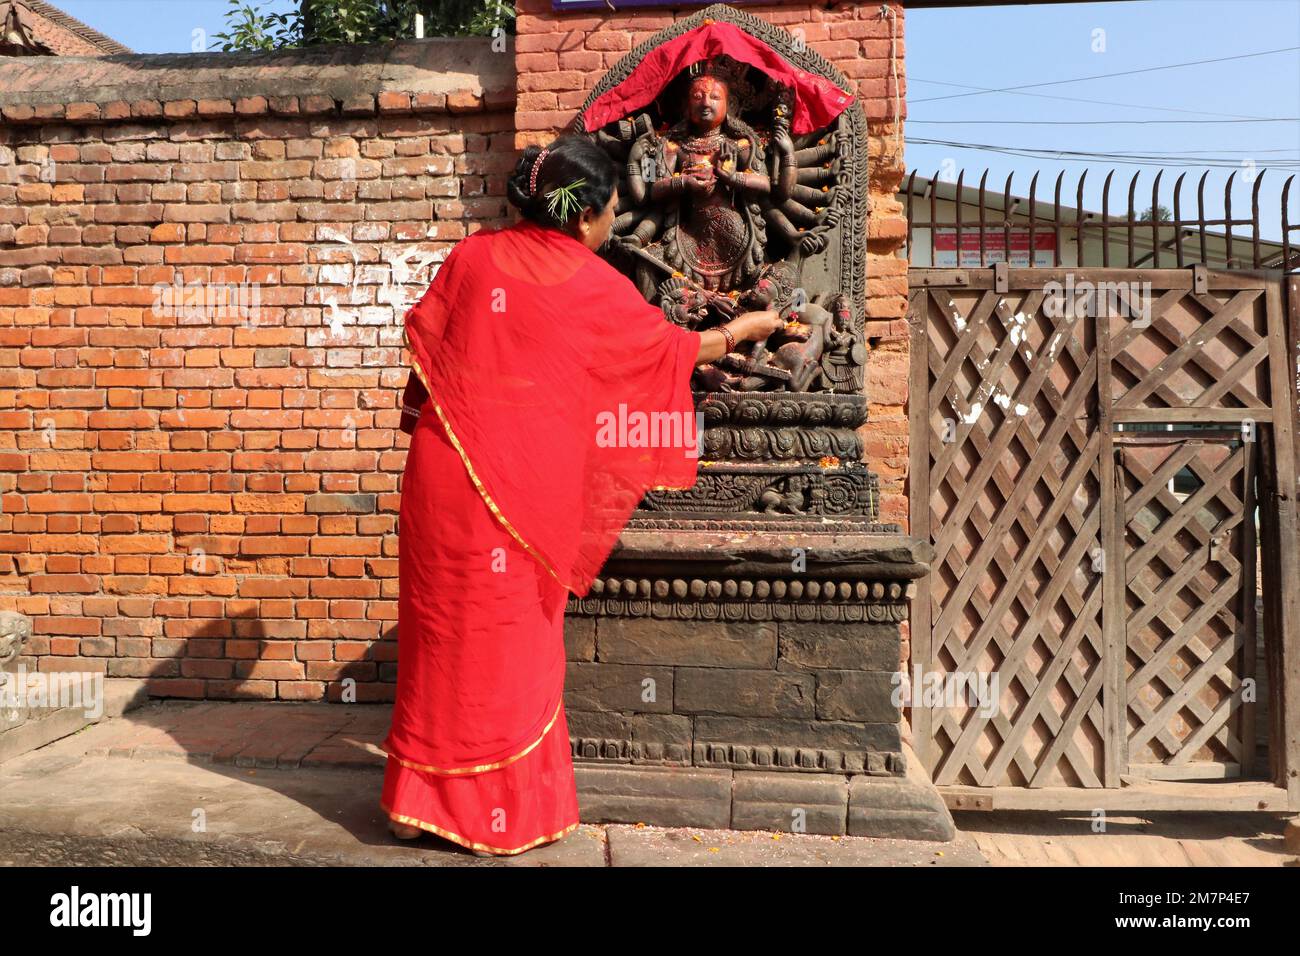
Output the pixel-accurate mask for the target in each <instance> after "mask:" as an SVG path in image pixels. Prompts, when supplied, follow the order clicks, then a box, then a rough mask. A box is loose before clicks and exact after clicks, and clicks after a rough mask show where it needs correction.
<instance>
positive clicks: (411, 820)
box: [379, 800, 582, 856]
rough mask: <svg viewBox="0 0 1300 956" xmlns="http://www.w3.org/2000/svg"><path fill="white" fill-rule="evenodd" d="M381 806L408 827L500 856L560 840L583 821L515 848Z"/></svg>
mask: <svg viewBox="0 0 1300 956" xmlns="http://www.w3.org/2000/svg"><path fill="white" fill-rule="evenodd" d="M379 806H380V807H381V808H382V809H383V811H384V812H385V813H387V814H388V816H389V817H391V818H392V819H394V820H396V821H397V822H398V823H404V824H406V825H407V826H408V827H419V828H420V829H421V830H427V831H428V832H430V833H436V834H437V835H438V836H440V837H442V838H443V839H444V840H450V841H451V842H452V843H459V844H460V845H461V846H463V847H468V848H469V849H471V850H486V851H487V852H489V853H495V854H497V855H498V856H514V855H515V854H516V853H523V852H524V851H525V850H531V849H532V848H533V847H535V846H541V845H542V844H543V843H552V842H554V841H556V840H558V839H559V838H560V837H562V836H564V835H565V834H566V833H569V832H570V831H572V830H576V829H577V828H578V824H579V823H581V822H582V821H580V820H579V821H576V822H574V823H570V824H569V825H568V826H567V827H565V828H564V829H563V830H557V831H556V832H555V833H548V834H546V835H545V836H539V837H538V838H537V839H536V840H532V841H530V842H528V843H525V844H524V845H523V846H521V847H515V848H514V849H507V848H506V847H500V846H491V845H489V844H487V843H476V842H475V841H473V840H467V839H465V838H464V837H463V836H461V835H460V834H458V833H452V832H451V831H450V830H444V829H443V828H442V827H440V826H438V825H437V824H435V823H429V822H428V821H427V820H421V819H419V818H418V817H408V816H406V814H403V813H394V812H393V811H392V810H391V809H390V808H389V806H388V804H386V803H384V802H383V801H382V800H381V801H379Z"/></svg>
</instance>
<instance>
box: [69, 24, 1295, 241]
mask: <svg viewBox="0 0 1300 956" xmlns="http://www.w3.org/2000/svg"><path fill="white" fill-rule="evenodd" d="M56 2H57V3H58V5H59V6H61V7H62V8H63V9H65V10H67V11H68V12H69V13H71V14H72V15H73V16H75V17H78V18H79V19H81V20H83V21H85V22H86V23H89V24H90V25H91V26H93V27H96V28H97V29H99V30H102V31H103V32H105V33H107V34H108V35H110V36H112V37H114V38H115V39H117V40H119V41H121V42H122V43H125V44H126V45H127V46H129V47H131V48H132V49H133V50H136V51H137V52H140V53H165V52H188V51H190V50H192V49H194V48H195V46H196V43H201V42H202V40H203V37H204V36H206V37H208V38H210V37H211V36H212V35H213V34H215V33H219V32H221V31H222V30H223V29H224V28H225V16H226V13H227V11H228V10H229V9H230V4H229V2H228V0H56ZM251 2H256V0H251ZM267 6H268V8H269V9H275V10H284V9H288V7H289V6H290V0H272V2H271V3H269V4H268V5H267ZM196 30H201V31H203V33H202V34H200V35H198V36H197V37H196V34H195V31H196ZM1098 31H1103V32H1101V33H1099V32H1098ZM208 42H209V45H210V47H211V48H213V49H215V48H216V47H217V44H216V43H215V42H212V41H211V40H209V41H208ZM906 47H907V49H906V72H907V78H908V79H907V94H908V100H909V107H908V111H909V112H908V120H909V122H908V125H907V127H906V133H905V136H906V139H907V153H906V157H907V164H908V167H909V169H916V170H918V171H919V172H920V173H921V174H922V175H927V176H928V175H931V174H933V173H934V172H935V171H936V170H945V171H951V170H954V169H959V168H963V167H964V168H965V169H967V170H968V172H967V177H966V178H967V181H968V182H969V181H972V180H974V181H978V179H979V172H980V171H982V170H983V169H984V168H986V167H987V168H988V169H989V170H990V174H989V182H990V184H992V183H997V188H998V190H1001V188H1002V185H1003V183H1004V182H1005V179H1006V176H1007V174H1008V173H1014V174H1015V179H1014V180H1013V188H1012V192H1013V193H1018V194H1024V193H1025V192H1027V191H1028V187H1029V177H1030V176H1031V175H1032V173H1033V172H1034V170H1036V169H1041V170H1042V171H1043V175H1042V176H1040V178H1039V184H1040V187H1042V186H1043V184H1044V183H1052V182H1054V181H1055V178H1056V174H1057V172H1058V171H1060V170H1062V169H1064V170H1066V171H1067V173H1066V183H1067V184H1070V183H1073V181H1074V180H1075V178H1076V176H1077V174H1078V173H1079V172H1080V171H1081V170H1082V169H1083V168H1084V167H1085V166H1087V167H1088V168H1089V169H1090V170H1091V172H1090V173H1089V179H1088V182H1089V184H1090V186H1092V188H1090V189H1089V190H1088V191H1087V193H1086V194H1085V196H1086V198H1085V204H1086V205H1088V206H1089V207H1091V208H1100V199H1099V189H1098V188H1097V187H1099V186H1100V183H1101V180H1102V179H1103V178H1104V177H1105V172H1106V171H1107V170H1109V169H1111V168H1115V169H1116V170H1117V172H1116V184H1117V185H1118V184H1119V183H1122V184H1123V186H1124V190H1120V189H1118V188H1117V187H1116V186H1112V197H1113V198H1112V208H1114V206H1115V203H1116V202H1122V201H1123V198H1122V193H1123V192H1124V191H1126V190H1127V186H1128V179H1129V177H1131V176H1132V172H1133V171H1134V170H1137V169H1139V168H1140V169H1142V176H1141V178H1140V179H1139V185H1138V195H1139V196H1142V197H1144V198H1145V202H1144V203H1143V208H1145V206H1146V205H1149V203H1150V190H1151V181H1152V176H1153V175H1154V170H1155V169H1156V168H1158V167H1159V166H1160V165H1164V166H1165V167H1166V168H1168V169H1169V170H1170V172H1169V173H1166V175H1165V177H1164V179H1163V181H1162V202H1163V203H1164V204H1165V205H1171V201H1170V199H1169V198H1168V197H1166V196H1163V192H1164V191H1165V190H1172V186H1173V180H1174V179H1175V178H1176V176H1177V172H1179V171H1181V168H1183V167H1181V166H1180V167H1176V166H1175V164H1180V163H1193V164H1197V163H1201V162H1202V161H1204V160H1207V159H1211V158H1212V159H1214V160H1215V161H1216V162H1218V163H1219V164H1231V165H1233V166H1236V167H1239V168H1241V170H1242V173H1239V174H1238V176H1237V179H1236V184H1235V189H1234V196H1233V213H1234V216H1237V215H1240V212H1239V210H1246V209H1248V208H1249V200H1250V188H1251V186H1250V184H1249V183H1248V182H1246V181H1245V179H1244V176H1243V174H1244V173H1245V172H1247V171H1248V169H1249V166H1247V165H1245V164H1246V163H1249V162H1253V163H1254V166H1255V168H1256V169H1262V168H1264V167H1267V166H1269V164H1270V162H1273V163H1276V162H1278V161H1280V160H1283V159H1285V160H1288V161H1289V163H1290V168H1289V169H1288V170H1287V171H1286V172H1284V173H1283V172H1282V171H1281V169H1280V168H1276V167H1275V170H1274V171H1271V172H1268V173H1267V174H1266V175H1265V178H1264V185H1263V187H1262V189H1261V218H1262V219H1263V221H1264V223H1265V226H1264V231H1265V234H1266V235H1267V236H1272V237H1276V236H1277V235H1278V234H1279V226H1278V222H1279V218H1280V217H1279V215H1278V200H1279V195H1280V191H1281V185H1282V182H1283V180H1284V179H1285V178H1286V176H1289V175H1290V174H1291V172H1292V171H1295V170H1296V169H1297V168H1300V124H1298V123H1295V122H1286V123H1203V122H1190V123H1184V122H1178V123H1170V122H1156V121H1168V120H1180V121H1181V120H1194V121H1202V120H1221V119H1228V118H1241V117H1250V118H1258V117H1292V118H1294V117H1300V51H1295V50H1292V51H1291V52H1287V53H1279V54H1273V55H1269V56H1259V57H1251V58H1245V59H1234V60H1229V61H1226V62H1220V63H1207V64H1200V65H1195V66H1188V67H1182V68H1177V69H1168V70H1159V71H1155V72H1147V73H1142V74H1138V75H1128V76H1119V77H1111V78H1106V79H1095V80H1086V81H1082V80H1080V81H1078V82H1068V83H1062V84H1056V85H1052V86H1046V87H1038V88H1035V89H1030V90H1025V91H1023V92H1025V93H1033V94H1035V95H1033V96H1025V95H1017V94H1013V93H992V94H980V95H976V96H960V97H958V98H952V99H943V100H932V101H930V102H923V100H926V99H928V98H931V97H940V96H952V95H953V94H962V93H969V92H971V91H970V90H967V89H964V88H963V86H965V87H985V88H1005V87H1010V86H1021V85H1024V84H1030V83H1048V82H1053V81H1058V80H1072V81H1074V80H1079V78H1082V77H1090V76H1096V75H1097V74H1105V73H1120V72H1124V71H1131V70H1142V69H1148V68H1150V67H1156V66H1166V65H1169V64H1175V63H1186V62H1188V61H1196V60H1209V59H1217V58H1221V57H1238V56H1241V55H1242V54H1252V53H1259V52H1261V51H1265V50H1277V49H1281V48H1287V47H1300V2H1297V0H1232V2H1224V0H1138V2H1114V3H1078V4H1058V5H1043V4H1039V5H1029V6H1013V7H965V8H945V9H936V10H909V11H908V13H907V34H906ZM944 84H960V85H944ZM1048 96H1051V97H1071V98H1073V99H1072V100H1064V99H1048V98H1045V97H1048ZM1080 99H1082V100H1096V101H1101V102H1098V103H1085V102H1076V101H1075V100H1080ZM1103 104H1126V105H1123V106H1120V105H1103ZM1137 107H1142V108H1137ZM1009 120H1015V121H1019V122H1018V123H1014V124H1013V123H1008V122H1007V121H1009ZM1048 120H1051V121H1058V120H1070V121H1076V122H1078V121H1098V120H1099V121H1102V122H1103V123H1104V124H1105V125H1027V121H1028V122H1032V123H1041V122H1043V121H1048ZM1117 120H1126V121H1138V122H1127V123H1122V124H1121V123H1117V122H1115V121H1117ZM958 121H960V122H958ZM972 121H975V122H972ZM921 138H926V139H935V140H944V141H947V142H955V143H968V144H984V145H989V146H998V147H1012V148H1023V147H1029V148H1039V149H1049V150H1059V149H1065V150H1074V151H1088V152H1095V153H1109V154H1114V153H1141V154H1146V155H1160V156H1168V157H1171V158H1170V159H1168V160H1162V161H1158V162H1157V161H1149V160H1143V161H1141V164H1140V165H1129V164H1121V163H1118V162H1112V161H1108V160H1107V159H1104V158H1098V159H1093V160H1089V161H1088V162H1081V161H1071V160H1061V159H1056V158H1025V157H1018V156H1009V155H1005V154H1002V153H998V152H990V151H985V150H976V149H969V148H957V147H953V146H939V145H928V144H923V143H920V142H918V141H917V140H918V139H921ZM1203 168H1205V167H1204V166H1203V165H1197V166H1196V167H1195V168H1194V169H1193V170H1191V171H1189V172H1188V177H1187V183H1186V184H1185V186H1184V196H1185V197H1187V196H1189V195H1193V194H1194V192H1193V191H1190V190H1188V188H1187V186H1188V185H1189V184H1191V183H1194V181H1195V179H1196V178H1197V177H1199V175H1200V171H1201V169H1203ZM971 171H974V174H973V176H972V172H971ZM1230 171H1231V170H1230V169H1228V168H1214V169H1212V170H1211V172H1210V177H1209V180H1208V184H1207V189H1206V194H1207V201H1208V197H1210V196H1213V197H1215V198H1214V203H1215V207H1214V208H1215V210H1216V212H1220V213H1221V206H1222V199H1221V197H1222V192H1223V184H1224V183H1225V182H1226V180H1227V177H1228V174H1229V172H1230ZM1171 174H1172V175H1171ZM1297 186H1298V187H1300V183H1297ZM1291 201H1292V209H1293V210H1296V213H1295V215H1296V218H1300V189H1297V188H1293V190H1292V200H1291Z"/></svg>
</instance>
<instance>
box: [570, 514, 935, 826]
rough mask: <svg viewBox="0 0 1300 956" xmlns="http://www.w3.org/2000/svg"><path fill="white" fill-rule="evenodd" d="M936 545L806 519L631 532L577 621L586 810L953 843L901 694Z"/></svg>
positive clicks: (575, 720)
mask: <svg viewBox="0 0 1300 956" xmlns="http://www.w3.org/2000/svg"><path fill="white" fill-rule="evenodd" d="M886 527H888V526H886ZM925 547H926V546H925V545H924V544H922V543H920V542H918V541H916V540H915V539H913V538H909V537H906V536H903V535H899V534H888V533H880V532H848V531H844V530H838V531H819V530H816V529H815V528H813V527H811V526H810V527H804V528H801V527H798V523H796V525H795V526H794V527H790V526H789V522H788V521H787V522H785V523H784V525H783V530H781V531H775V530H750V531H743V530H730V531H727V530H714V531H710V530H675V531H670V530H655V529H645V528H637V529H633V530H629V531H628V532H625V534H624V535H623V537H622V539H621V540H620V543H619V546H618V548H617V549H616V550H615V552H614V554H613V556H612V557H611V559H610V561H609V563H608V564H607V565H606V567H605V573H604V575H603V576H602V577H601V579H600V580H599V582H598V584H597V586H596V587H595V588H594V589H593V591H592V593H591V594H589V595H588V596H587V597H586V598H583V599H574V600H572V601H571V603H570V606H569V609H568V614H567V618H566V622H567V623H566V631H565V637H566V642H567V644H568V656H569V661H570V664H569V671H568V679H567V683H566V692H565V705H566V712H567V715H568V723H569V733H570V739H571V743H572V746H573V754H574V758H575V760H576V761H577V762H578V766H579V768H580V770H579V778H580V787H581V789H582V791H583V793H582V803H583V808H584V819H593V821H594V819H595V818H597V817H599V818H601V819H607V820H636V821H644V822H651V823H660V824H662V825H666V826H674V825H675V826H688V825H689V826H724V827H734V828H738V829H778V830H787V831H788V830H790V829H791V827H792V826H795V825H796V822H795V821H800V825H802V826H803V827H804V828H805V832H814V833H846V832H848V833H857V834H859V835H894V836H900V837H901V836H909V835H910V836H913V837H914V838H920V839H948V838H949V837H950V835H951V820H950V818H949V817H948V814H947V811H946V810H944V808H943V804H942V801H940V800H939V799H938V796H937V794H934V792H933V789H932V788H929V787H928V784H926V783H925V782H924V777H923V776H922V777H920V778H918V777H917V776H916V775H915V774H912V775H909V773H908V769H909V767H908V757H907V754H906V750H905V747H904V744H903V741H902V738H901V733H900V715H899V708H898V706H897V704H896V703H895V701H894V687H895V680H894V674H895V673H896V672H897V671H898V668H899V657H900V628H899V625H900V624H901V622H902V621H903V620H905V619H906V604H905V602H906V601H907V599H908V597H909V594H910V589H911V586H912V585H911V582H912V581H913V580H914V579H915V578H916V577H918V576H920V575H921V574H923V573H924V572H925V570H926V564H925V558H926V554H925V553H924V549H925ZM588 765H596V766H603V767H606V768H615V769H619V770H620V772H619V773H606V774H603V775H602V774H601V773H599V772H595V771H593V770H592V769H590V767H589V766H588ZM650 767H655V768H665V769H668V770H675V771H676V772H669V773H665V772H664V770H659V771H655V772H650V773H639V772H638V771H639V770H641V769H643V768H650ZM874 778H878V782H879V785H878V786H873V785H871V780H872V779H874ZM854 820H856V821H857V822H856V824H855V823H854V822H853V821H854Z"/></svg>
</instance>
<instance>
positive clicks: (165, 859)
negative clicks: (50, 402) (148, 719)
mask: <svg viewBox="0 0 1300 956" xmlns="http://www.w3.org/2000/svg"><path fill="white" fill-rule="evenodd" d="M95 729H96V728H89V729H88V730H87V731H85V732H83V733H81V734H77V735H75V736H73V737H69V738H66V739H65V740H62V741H59V742H58V743H56V744H52V745H50V746H49V747H45V748H43V749H42V750H39V751H35V752H33V753H30V754H26V755H25V756H22V757H19V758H16V759H15V760H13V761H11V762H10V763H8V764H6V766H5V771H6V772H5V774H4V776H3V778H0V833H2V834H3V839H0V865H39V864H42V863H44V864H57V865H79V866H95V865H122V864H132V865H153V866H157V865H185V866H195V865H253V866H288V865H294V866H297V865H359V866H373V865H385V866H584V867H585V866H593V867H601V866H650V865H668V866H671V865H685V866H694V865H715V866H780V865H789V866H809V865H812V866H827V865H839V866H915V865H931V864H936V863H938V864H941V865H944V864H946V865H963V864H964V865H980V864H982V863H983V858H982V857H981V856H980V855H979V854H978V852H977V851H976V850H975V849H974V847H973V845H970V844H969V843H968V842H967V843H966V844H964V845H960V846H959V845H957V844H942V845H936V844H934V843H928V842H915V843H913V842H911V841H904V840H897V841H892V840H873V839H864V838H852V837H844V838H832V837H817V836H808V835H803V834H799V835H793V834H773V833H761V832H743V833H742V832H739V831H728V830H698V829H664V828H659V827H645V826H636V825H607V826H592V825H583V826H580V827H579V828H578V829H577V830H575V831H574V832H573V833H571V834H569V836H567V837H566V838H564V839H563V840H560V841H558V842H556V843H553V844H548V845H546V846H542V847H538V848H536V849H534V850H530V851H528V852H527V853H523V854H520V855H519V856H515V857H493V858H480V857H476V856H473V855H471V854H469V853H468V852H466V851H465V850H464V849H462V848H461V847H457V846H455V845H453V844H450V843H446V842H445V841H442V840H440V839H438V838H437V837H434V836H432V835H425V836H422V837H421V838H420V839H419V840H417V841H413V842H411V843H407V842H405V841H399V840H397V839H396V838H394V837H393V836H391V835H390V834H389V833H388V829H387V817H386V814H384V813H383V811H382V810H381V809H380V807H379V804H378V798H379V791H380V787H381V784H382V777H381V775H379V774H377V773H375V772H373V771H369V770H356V769H347V768H338V769H319V768H300V769H294V770H289V769H279V768H273V769H263V768H258V767H235V766H232V765H228V764H214V763H195V762H191V761H186V760H167V759H124V758H122V757H118V756H108V755H98V756H97V755H90V754H87V753H86V752H85V746H84V744H83V743H82V741H81V740H80V739H79V738H82V737H87V736H88V735H90V734H91V733H93V731H94V730H95ZM196 821H199V824H201V827H200V828H199V829H197V830H196V826H199V824H196Z"/></svg>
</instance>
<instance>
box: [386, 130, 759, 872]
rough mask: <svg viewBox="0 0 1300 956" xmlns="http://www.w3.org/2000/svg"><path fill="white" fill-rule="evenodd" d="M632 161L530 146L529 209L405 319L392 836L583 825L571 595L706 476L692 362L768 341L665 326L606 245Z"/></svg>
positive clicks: (492, 843) (549, 830) (482, 839)
mask: <svg viewBox="0 0 1300 956" xmlns="http://www.w3.org/2000/svg"><path fill="white" fill-rule="evenodd" d="M617 182H618V177H617V168H616V166H615V164H614V162H613V161H612V160H611V159H610V158H609V157H608V155H606V154H605V153H604V151H603V150H601V149H600V148H599V147H598V146H596V145H595V144H594V143H591V142H590V141H588V140H586V139H584V138H582V137H579V136H564V137H561V138H560V139H558V140H556V141H555V142H554V143H552V144H551V145H550V146H549V147H547V148H546V149H544V150H542V149H539V148H538V147H535V146H532V147H529V148H528V149H527V150H525V151H524V154H523V157H522V159H521V160H520V162H519V164H518V167H517V168H516V171H515V173H514V175H513V176H512V177H511V179H510V182H509V184H508V191H509V197H510V200H511V202H512V203H513V204H514V205H515V206H517V207H518V208H519V209H520V211H521V213H522V215H523V218H522V219H521V220H520V221H519V222H518V223H516V224H515V225H513V226H510V227H507V228H500V229H488V230H481V231H479V232H477V233H475V234H474V235H472V236H470V237H468V238H466V239H465V240H463V241H461V242H460V243H459V244H457V245H456V246H455V247H454V248H453V249H452V252H451V254H450V255H449V256H448V257H447V259H446V261H445V262H444V263H443V264H442V266H441V267H440V268H439V270H438V273H437V275H436V277H435V279H434V281H433V283H432V284H431V285H430V286H429V289H428V291H427V292H426V293H425V294H424V296H423V298H421V300H420V301H419V303H418V304H417V305H416V306H415V307H414V308H412V309H411V311H410V312H409V313H408V314H407V316H406V339H407V346H408V348H409V350H410V353H411V361H412V366H413V369H412V377H411V379H410V381H409V382H408V385H407V389H406V394H405V396H404V399H403V404H404V409H403V425H402V427H403V430H404V431H407V432H409V433H411V446H410V450H409V452H408V453H407V459H406V469H405V472H404V474H403V478H402V498H401V511H400V519H399V522H400V523H399V555H398V557H399V562H398V568H399V595H398V674H397V692H396V699H395V703H394V707H393V720H392V726H391V728H390V730H389V732H388V735H387V737H385V739H384V742H383V749H384V751H385V752H386V753H387V754H388V762H387V766H386V768H385V774H384V785H383V793H382V796H381V799H380V804H381V806H382V807H383V809H384V810H385V811H386V812H387V814H388V815H389V817H390V821H391V822H390V827H391V828H392V830H393V832H394V834H395V835H397V836H398V837H400V838H404V839H409V838H414V837H416V836H418V835H419V834H420V833H421V832H422V831H428V832H432V833H435V834H437V835H438V836H440V837H442V838H444V839H446V840H449V841H451V842H453V843H456V844H459V845H461V846H464V847H468V848H469V849H471V850H473V851H474V852H475V853H477V854H479V855H484V856H490V855H501V854H516V853H522V852H523V851H525V850H527V849H529V848H530V847H534V846H538V845H541V844H544V843H548V842H551V841H554V840H557V839H559V838H560V837H562V836H564V835H565V834H566V833H568V832H569V831H570V830H573V829H574V828H576V827H577V825H578V800H577V791H576V788H575V785H574V776H573V762H572V756H571V751H570V744H569V733H568V726H567V723H566V720H565V714H564V703H563V692H564V672H565V653H564V606H565V602H566V600H567V597H568V594H569V592H570V591H572V592H573V593H575V594H577V595H579V596H581V595H585V594H586V593H587V591H588V590H589V589H590V586H591V582H592V579H593V578H594V577H595V575H596V573H597V572H598V571H599V570H600V567H601V565H602V564H603V563H604V561H605V559H606V557H607V556H608V555H609V552H610V550H611V549H612V548H613V545H614V542H615V539H616V538H617V536H618V534H619V532H620V531H621V530H622V528H623V526H624V525H625V524H626V522H627V519H628V518H629V517H630V515H631V512H632V511H633V510H634V509H635V507H636V505H637V503H638V502H639V501H640V499H641V497H642V495H644V493H645V491H646V490H647V489H649V488H654V487H672V488H689V487H691V486H692V485H693V484H694V482H695V473H696V463H697V460H698V454H697V445H696V439H697V438H698V437H699V436H697V434H696V431H695V423H696V418H695V410H694V405H693V402H692V397H691V390H690V377H691V372H692V370H693V369H694V368H695V366H696V365H698V364H704V363H706V362H711V361H714V360H715V359H717V358H720V357H721V356H722V355H723V354H725V352H726V351H729V350H730V349H731V347H732V346H734V345H735V344H736V343H738V342H742V341H748V340H754V341H759V340H762V339H765V338H767V336H768V335H770V334H771V333H772V332H774V331H775V330H776V328H777V327H779V326H780V324H781V322H780V319H779V318H778V316H777V314H776V313H774V312H755V313H747V314H745V315H742V316H739V317H737V318H736V319H734V320H732V321H731V322H730V323H728V324H727V326H726V327H725V328H726V330H725V331H719V330H709V331H706V332H703V333H700V332H692V331H689V330H686V329H683V328H680V327H678V326H675V325H673V324H671V323H669V322H668V321H666V320H665V318H664V316H663V313H662V312H661V311H660V310H659V309H658V308H656V307H654V306H651V305H650V304H648V303H647V302H646V301H645V299H644V298H643V297H642V296H641V295H640V294H639V293H638V292H637V290H636V287H635V286H634V285H633V284H632V282H631V281H630V280H629V279H628V278H626V277H625V276H624V275H622V274H621V273H619V272H618V271H617V270H616V269H614V268H613V267H612V266H610V265H609V264H608V263H607V262H605V260H604V259H602V258H601V257H600V256H599V255H597V254H596V252H595V250H596V249H598V248H600V246H601V245H602V244H603V243H605V241H606V240H607V239H608V237H609V234H610V228H611V226H612V224H613V219H614V210H615V207H616V206H617V204H618V193H617Z"/></svg>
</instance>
